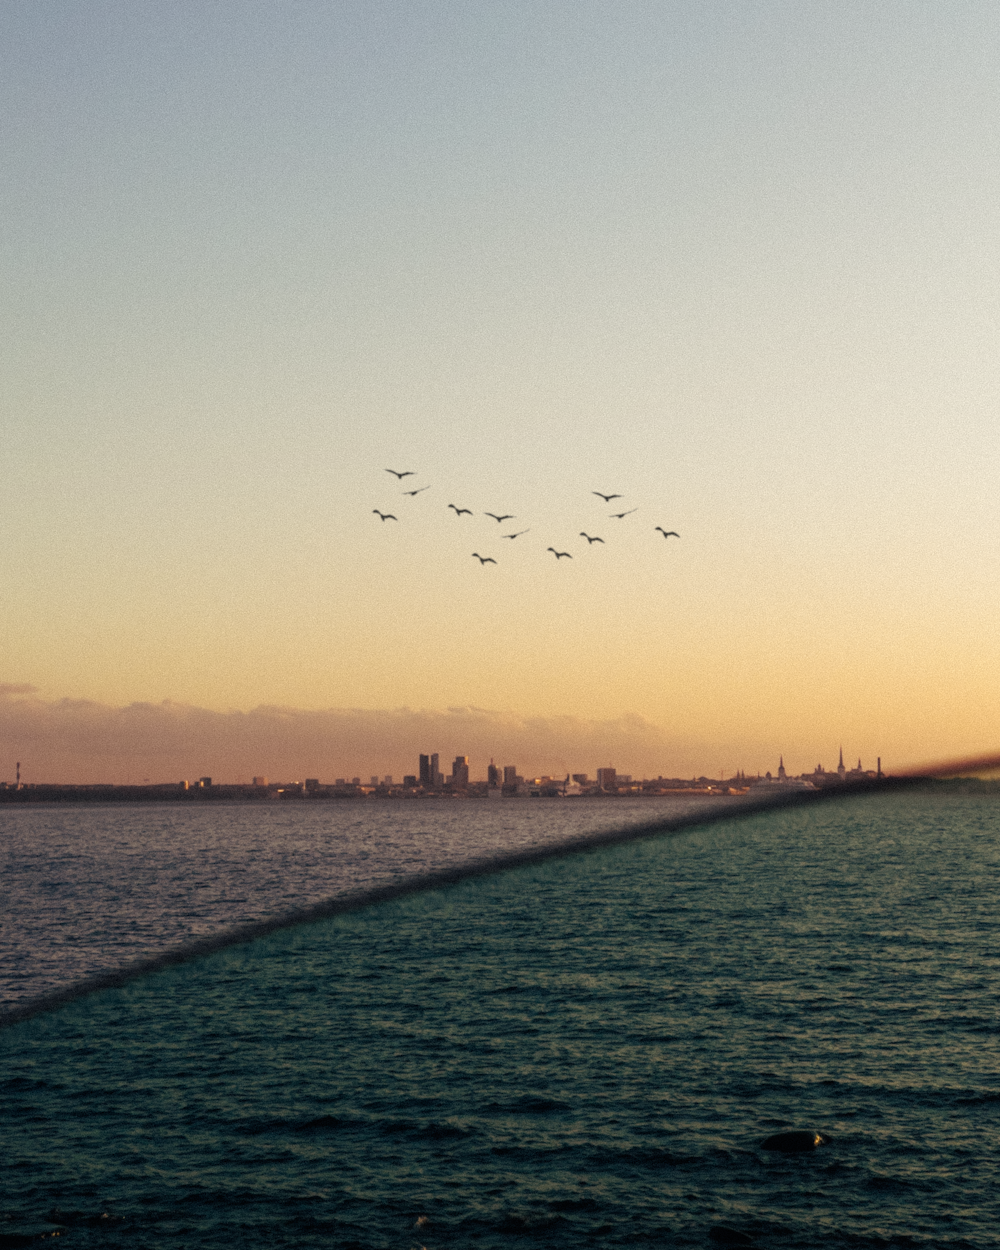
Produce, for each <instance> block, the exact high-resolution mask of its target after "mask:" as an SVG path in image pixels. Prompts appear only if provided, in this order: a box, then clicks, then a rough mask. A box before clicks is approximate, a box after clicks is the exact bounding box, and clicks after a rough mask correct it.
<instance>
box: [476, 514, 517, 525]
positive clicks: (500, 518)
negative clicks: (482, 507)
mask: <svg viewBox="0 0 1000 1250" xmlns="http://www.w3.org/2000/svg"><path fill="white" fill-rule="evenodd" d="M483 516H491V517H492V518H493V520H494V521H496V523H497V524H498V525H499V524H500V522H501V521H513V520H514V514H513V512H508V513H506V514H505V515H504V516H497V514H496V513H495V512H484V513H483Z"/></svg>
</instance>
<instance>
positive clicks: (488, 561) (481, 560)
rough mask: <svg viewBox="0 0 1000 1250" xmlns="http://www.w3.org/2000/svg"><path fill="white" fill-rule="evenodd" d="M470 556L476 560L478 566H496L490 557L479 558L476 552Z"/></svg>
mask: <svg viewBox="0 0 1000 1250" xmlns="http://www.w3.org/2000/svg"><path fill="white" fill-rule="evenodd" d="M472 555H473V559H476V560H478V561H479V563H480V564H496V560H494V559H493V557H492V556H481V555H480V554H479V552H478V551H474V552H473V553H472Z"/></svg>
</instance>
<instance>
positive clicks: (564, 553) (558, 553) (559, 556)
mask: <svg viewBox="0 0 1000 1250" xmlns="http://www.w3.org/2000/svg"><path fill="white" fill-rule="evenodd" d="M545 550H546V551H551V552H552V554H553V555H554V556H555V558H556V559H557V560H561V559H562V558H563V556H565V557H566V559H567V560H572V559H573V557H572V556H571V555H570V554H569V552H568V551H556V549H555V547H546V548H545Z"/></svg>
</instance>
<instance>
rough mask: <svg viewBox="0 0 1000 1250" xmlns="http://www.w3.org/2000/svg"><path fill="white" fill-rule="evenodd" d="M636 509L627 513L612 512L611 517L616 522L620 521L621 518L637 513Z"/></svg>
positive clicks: (631, 509) (630, 509)
mask: <svg viewBox="0 0 1000 1250" xmlns="http://www.w3.org/2000/svg"><path fill="white" fill-rule="evenodd" d="M638 511H639V509H638V508H629V510H628V512H612V514H611V515H612V517H613V518H614V519H615V520H616V521H620V520H621V519H622V517H623V516H631V515H632V513H633V512H638Z"/></svg>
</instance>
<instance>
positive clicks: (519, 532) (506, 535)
mask: <svg viewBox="0 0 1000 1250" xmlns="http://www.w3.org/2000/svg"><path fill="white" fill-rule="evenodd" d="M527 533H529V531H528V530H518V531H517V533H516V534H504V535H503V537H504V538H520V537H521V535H522V534H527Z"/></svg>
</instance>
